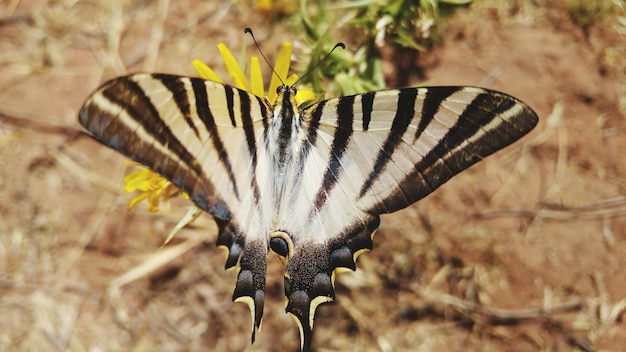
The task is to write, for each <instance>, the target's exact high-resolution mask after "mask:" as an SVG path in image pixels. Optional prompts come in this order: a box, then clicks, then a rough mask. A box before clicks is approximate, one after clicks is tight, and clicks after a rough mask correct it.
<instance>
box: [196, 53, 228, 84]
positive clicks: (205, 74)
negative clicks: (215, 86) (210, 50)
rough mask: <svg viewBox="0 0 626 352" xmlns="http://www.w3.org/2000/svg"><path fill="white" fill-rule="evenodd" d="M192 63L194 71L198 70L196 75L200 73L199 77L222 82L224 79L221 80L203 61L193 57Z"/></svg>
mask: <svg viewBox="0 0 626 352" xmlns="http://www.w3.org/2000/svg"><path fill="white" fill-rule="evenodd" d="M192 64H193V67H194V68H195V69H196V72H198V75H200V78H202V79H206V80H209V81H213V82H217V83H222V84H224V81H222V79H221V78H220V77H219V76H218V75H217V74H216V73H215V72H213V70H211V68H210V67H209V66H207V65H206V64H205V63H204V62H202V61H200V60H198V59H194V60H193V62H192Z"/></svg>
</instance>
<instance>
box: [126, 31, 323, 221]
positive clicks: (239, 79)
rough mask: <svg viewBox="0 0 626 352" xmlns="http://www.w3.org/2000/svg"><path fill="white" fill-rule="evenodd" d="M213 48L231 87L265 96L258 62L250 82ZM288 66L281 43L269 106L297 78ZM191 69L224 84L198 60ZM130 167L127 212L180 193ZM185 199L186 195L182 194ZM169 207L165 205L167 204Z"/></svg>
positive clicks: (222, 48) (223, 50) (287, 49)
mask: <svg viewBox="0 0 626 352" xmlns="http://www.w3.org/2000/svg"><path fill="white" fill-rule="evenodd" d="M217 48H218V50H219V52H220V54H221V55H222V59H223V60H224V63H225V64H226V69H227V70H228V73H229V75H230V76H231V78H232V80H233V81H234V82H235V84H234V86H235V87H237V88H239V89H243V90H245V91H248V92H250V93H252V94H254V95H256V96H258V97H261V98H263V97H264V96H265V89H264V87H265V85H264V84H263V75H262V73H261V65H260V64H259V59H258V58H257V57H256V56H253V57H252V58H251V59H250V82H248V79H247V78H246V76H245V74H244V72H243V69H242V68H241V66H240V65H239V63H237V60H236V59H235V57H234V56H233V54H232V53H231V52H230V50H229V49H228V48H227V47H226V45H225V44H224V43H220V44H218V45H217ZM290 64H291V43H289V42H285V43H283V46H282V47H281V48H280V51H279V52H278V55H277V57H276V63H275V66H274V70H275V71H276V73H277V74H278V76H279V77H280V78H278V77H277V76H276V74H272V79H271V81H270V85H269V89H268V93H267V97H268V99H269V101H270V102H271V103H274V102H276V97H277V95H276V89H277V88H278V86H279V85H280V84H282V82H284V84H287V85H293V84H294V83H295V82H296V81H297V79H298V76H297V75H296V74H292V75H290V76H289V77H287V75H288V74H289V66H290ZM193 66H194V68H195V69H196V71H197V72H198V74H199V75H200V77H202V78H203V79H206V80H209V81H213V82H218V83H222V84H223V83H224V81H223V80H222V79H221V78H220V77H219V76H218V75H217V74H215V72H214V71H213V70H212V69H211V68H210V67H209V66H207V65H206V64H205V63H203V62H202V61H200V60H198V59H196V60H194V61H193ZM314 97H315V93H313V92H312V91H310V90H306V89H299V90H298V93H297V95H296V101H297V103H298V104H301V103H303V102H305V101H308V100H311V99H313V98H314ZM131 164H132V165H136V166H140V167H141V168H140V169H139V170H136V171H133V172H131V173H130V174H128V175H127V176H126V177H125V178H124V183H125V186H124V190H125V191H126V192H128V193H132V192H135V191H138V192H139V193H138V194H137V195H136V196H135V197H134V198H133V199H132V200H131V201H130V202H129V203H128V206H127V208H128V210H131V209H132V208H134V207H135V206H136V205H137V204H139V203H141V202H142V201H144V200H146V201H147V202H148V211H150V212H158V211H160V210H161V208H160V207H159V205H160V202H161V200H163V201H164V202H167V201H168V200H169V199H170V198H172V197H175V196H177V195H178V194H181V193H182V192H180V191H179V190H178V189H177V188H176V186H175V185H174V184H172V183H171V182H169V181H168V180H166V179H165V178H164V177H163V176H161V175H159V174H157V173H156V172H154V171H152V170H150V169H149V168H147V167H144V166H141V165H139V164H137V163H131ZM183 195H184V196H185V197H187V195H186V194H184V193H183ZM168 206H169V203H168Z"/></svg>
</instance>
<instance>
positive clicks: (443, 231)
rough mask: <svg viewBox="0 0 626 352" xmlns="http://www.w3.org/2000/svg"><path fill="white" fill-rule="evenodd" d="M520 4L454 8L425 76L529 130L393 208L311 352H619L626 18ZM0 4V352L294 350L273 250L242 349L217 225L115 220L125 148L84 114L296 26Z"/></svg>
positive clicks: (153, 6)
mask: <svg viewBox="0 0 626 352" xmlns="http://www.w3.org/2000/svg"><path fill="white" fill-rule="evenodd" d="M521 3H523V4H524V10H523V11H521V10H520V11H517V10H515V9H512V8H507V9H506V11H505V10H503V9H502V8H501V7H494V6H492V5H490V4H489V3H488V2H487V3H483V5H482V6H476V7H474V8H473V9H472V10H471V12H469V13H467V14H464V15H460V16H456V17H454V18H453V24H452V25H451V28H450V29H449V34H448V35H447V36H444V38H445V39H444V45H443V47H440V48H437V49H435V52H434V53H431V54H429V55H432V57H435V58H436V60H434V61H437V62H438V63H439V64H438V65H433V66H432V67H426V71H427V73H428V74H429V77H428V78H429V79H430V80H431V81H433V82H435V83H438V84H439V83H440V84H446V83H457V84H476V83H477V82H481V81H483V82H486V83H485V84H489V85H490V86H491V87H492V88H498V89H502V90H505V91H508V92H510V93H512V94H514V95H516V96H519V97H520V98H522V99H523V100H525V101H527V102H528V103H529V104H530V105H531V106H533V107H535V108H536V109H537V111H538V112H539V115H540V116H541V124H540V126H539V127H538V128H537V130H536V131H535V132H534V133H533V134H532V135H531V136H529V137H528V138H526V139H525V140H524V141H523V142H521V143H518V144H517V145H516V146H515V147H514V148H510V149H508V150H507V151H505V152H502V153H499V154H498V155H497V156H494V157H493V158H489V159H488V160H486V161H485V162H483V163H482V164H481V166H478V167H476V168H472V169H471V170H468V172H466V173H464V174H463V175H460V176H459V177H458V178H457V179H456V180H454V181H452V182H450V183H449V184H448V185H446V186H444V187H443V188H442V189H441V190H439V191H437V192H436V193H435V194H433V195H432V196H430V197H429V198H428V199H426V200H424V201H423V202H420V203H419V204H418V205H416V206H414V207H411V208H410V209H407V210H405V211H402V212H399V213H397V214H395V215H392V216H388V217H386V218H384V219H383V220H384V221H385V222H384V225H383V227H382V228H381V229H380V231H379V233H378V234H377V235H376V239H375V246H376V248H375V250H374V251H372V252H371V253H367V254H364V255H363V256H361V257H360V258H359V263H358V270H357V272H355V273H348V274H343V275H340V276H339V278H338V281H337V291H338V301H337V304H334V305H332V306H324V307H322V308H321V309H320V310H319V312H318V319H317V320H316V335H315V342H314V344H315V346H317V349H316V350H317V351H329V350H355V351H366V350H367V351H370V350H371V351H401V350H419V351H442V350H448V351H455V350H474V351H490V350H494V351H536V350H541V351H544V350H545V351H547V350H604V351H620V350H625V349H626V337H625V336H626V325H625V323H624V322H623V317H624V312H625V311H626V294H625V292H626V277H625V276H624V274H623V268H624V267H625V265H626V231H625V230H624V229H625V228H626V219H625V216H624V215H625V213H626V201H625V200H624V196H625V186H626V184H625V182H624V175H626V163H624V158H623V151H624V150H626V142H625V141H626V138H625V137H626V136H625V135H624V134H625V133H626V120H625V119H624V111H626V110H625V109H624V106H625V104H624V101H623V100H624V91H625V88H624V87H626V79H625V77H624V74H623V67H624V65H625V64H624V63H625V62H626V61H625V60H624V55H623V53H624V52H625V51H624V50H625V47H624V44H623V40H622V41H620V40H619V38H620V37H619V36H620V35H623V34H624V33H626V31H625V30H624V27H625V26H624V23H623V22H622V23H620V22H619V20H621V21H623V18H621V19H619V18H618V20H616V22H612V23H611V24H609V25H607V26H604V27H593V26H591V25H590V26H589V28H586V29H585V31H586V33H585V35H586V36H587V37H585V35H583V33H582V31H581V30H580V29H579V28H578V27H576V26H573V25H572V24H571V23H569V22H568V21H566V20H564V22H563V23H560V24H559V26H555V25H553V21H551V20H552V19H554V18H563V19H565V18H567V15H566V14H564V13H561V12H558V11H560V10H559V9H555V8H551V9H546V8H538V7H536V5H534V3H532V2H526V1H522V2H521ZM529 6H530V7H529ZM516 11H517V12H516ZM494 13H496V14H497V15H494ZM0 14H1V15H0V165H2V167H1V168H0V316H1V317H2V319H0V350H11V351H35V350H36V351H125V350H133V351H144V350H145V351H155V350H160V351H176V350H192V351H196V350H216V351H242V350H268V351H283V350H297V348H298V344H299V340H298V336H297V329H296V328H295V325H294V324H293V321H291V319H290V318H289V317H287V316H286V315H285V314H284V313H283V312H284V305H283V297H282V268H281V266H280V262H279V261H278V260H276V258H270V267H269V278H268V289H267V291H268V296H269V297H268V302H267V303H266V308H265V319H264V326H263V329H262V331H261V332H260V333H259V334H257V339H258V340H257V342H256V343H255V345H253V346H250V345H249V326H250V321H249V320H250V317H249V313H248V312H247V308H246V307H245V306H243V305H234V304H232V303H231V301H230V298H231V296H232V289H233V287H234V278H235V272H234V271H229V272H225V271H223V270H222V267H223V264H224V256H223V255H222V254H221V252H220V251H219V250H217V249H215V248H214V247H213V245H212V243H213V242H214V239H215V233H216V228H215V226H214V225H213V223H212V222H211V220H210V219H209V217H208V216H201V217H200V218H199V219H198V220H197V221H196V222H195V223H194V225H193V226H192V227H191V228H188V229H185V230H183V231H182V232H181V234H180V235H179V236H177V237H176V238H175V239H174V240H173V241H172V243H171V244H169V245H168V246H167V247H165V248H163V249H161V248H160V247H161V244H162V243H163V241H164V240H165V238H166V237H167V234H168V232H169V230H171V229H172V228H173V227H174V225H175V224H176V223H177V222H178V220H179V219H180V218H181V217H182V216H184V214H185V212H186V209H185V206H186V204H185V203H184V201H180V202H178V203H175V204H174V205H173V211H172V212H168V213H163V214H156V215H151V214H146V213H145V212H143V211H135V212H133V213H127V212H126V210H125V204H126V202H127V201H128V199H129V198H128V195H126V194H123V192H122V190H121V187H120V182H121V179H122V177H123V174H124V171H125V170H124V169H125V165H124V163H123V160H122V158H121V157H119V156H118V155H116V154H115V153H114V152H111V151H109V150H107V149H105V148H103V147H101V146H99V145H97V144H96V143H94V142H92V141H90V140H88V139H87V138H84V137H82V136H81V135H80V134H79V129H78V124H77V122H76V112H77V110H78V108H79V107H80V105H81V103H82V101H83V100H84V98H85V97H86V96H87V94H88V93H89V92H90V91H91V90H92V89H93V88H95V87H96V86H97V84H98V83H99V82H101V81H103V80H104V79H106V78H110V77H112V76H115V75H119V74H123V73H125V72H128V71H144V70H145V71H163V72H173V73H179V74H193V72H192V67H191V65H190V63H191V61H192V59H193V58H195V57H198V58H201V59H202V60H204V61H206V62H208V63H209V64H211V65H212V67H215V68H217V69H218V70H219V69H220V66H219V64H217V63H218V57H217V55H216V53H215V45H216V44H217V42H219V41H223V42H226V43H228V44H229V46H231V47H234V48H235V52H237V48H238V46H239V45H243V43H244V42H245V39H244V38H245V37H244V36H243V35H242V30H243V28H244V27H248V26H249V27H253V28H255V33H256V35H257V39H259V40H260V41H261V42H262V43H263V47H264V48H266V50H267V51H269V52H271V48H277V47H278V45H279V43H280V42H282V41H283V40H293V39H294V38H293V37H292V34H291V33H289V32H287V31H285V30H284V29H285V28H286V25H285V24H279V25H277V24H272V23H271V21H269V20H268V19H265V18H263V17H262V16H261V15H259V13H258V12H256V11H255V10H254V9H253V8H251V7H250V6H249V3H248V2H244V1H239V2H236V3H235V4H232V3H231V2H227V1H224V2H205V1H192V0H188V1H180V2H168V1H165V0H160V1H156V2H130V3H128V4H125V5H123V6H120V4H119V3H118V2H115V1H102V0H100V1H36V0H33V1H16V0H14V1H10V2H6V3H2V4H0ZM529 14H530V15H529ZM476 18H481V21H479V22H477V21H474V20H475V19H476ZM455 26H456V27H455ZM455 31H456V32H455ZM522 35H524V36H523V37H522ZM459 38H463V40H460V39H459ZM622 39H623V38H622ZM572 42H573V43H574V44H572V45H570V44H569V43H572ZM248 44H249V43H248ZM268 48H269V49H268ZM221 73H222V76H226V75H225V74H224V72H223V71H222V72H221ZM613 73H614V74H613ZM486 78H489V79H488V80H486ZM447 80H450V81H452V80H453V82H448V81H447ZM416 83H417V82H416ZM620 109H621V110H620Z"/></svg>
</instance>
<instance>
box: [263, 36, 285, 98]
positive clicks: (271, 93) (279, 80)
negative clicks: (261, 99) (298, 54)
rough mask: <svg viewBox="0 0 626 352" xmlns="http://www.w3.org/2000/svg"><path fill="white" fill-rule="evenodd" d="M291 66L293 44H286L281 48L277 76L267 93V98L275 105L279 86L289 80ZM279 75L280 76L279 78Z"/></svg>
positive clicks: (273, 77) (275, 68)
mask: <svg viewBox="0 0 626 352" xmlns="http://www.w3.org/2000/svg"><path fill="white" fill-rule="evenodd" d="M290 64H291V43H290V42H284V43H283V46H282V47H281V48H280V51H279V52H278V56H277V57H276V64H275V65H274V71H276V74H273V75H272V79H271V81H270V88H269V91H268V92H267V96H268V98H269V100H270V101H271V102H272V103H273V102H275V101H276V97H277V95H276V89H277V88H278V86H279V85H281V84H283V82H285V80H286V79H287V74H289V65H290ZM277 75H278V76H277Z"/></svg>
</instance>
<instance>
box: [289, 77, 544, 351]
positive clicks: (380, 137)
mask: <svg viewBox="0 0 626 352" xmlns="http://www.w3.org/2000/svg"><path fill="white" fill-rule="evenodd" d="M302 116H303V119H304V128H305V129H306V130H307V137H306V140H305V145H306V147H305V148H303V150H304V152H302V153H301V156H300V162H301V164H302V165H303V170H304V171H303V174H302V177H303V178H304V181H302V182H303V183H304V184H307V185H309V187H308V188H309V190H308V191H307V190H306V189H305V190H300V189H296V190H294V192H297V193H298V194H300V195H302V194H304V195H305V196H304V198H305V199H306V200H307V201H309V202H310V206H309V207H308V209H309V211H308V212H307V213H305V214H307V216H306V217H305V218H306V219H307V221H306V223H302V224H300V226H297V227H295V229H296V230H295V232H294V233H293V236H294V243H295V244H294V248H293V249H292V252H293V256H291V258H290V259H289V261H288V262H287V265H286V268H285V277H286V280H285V281H286V288H285V291H286V293H287V297H288V298H289V304H288V306H287V310H288V311H289V312H290V313H292V314H293V315H294V316H296V318H297V319H298V321H299V323H300V328H301V332H302V333H303V336H302V338H303V345H304V346H305V347H306V346H309V344H310V340H311V329H312V326H313V317H314V314H315V309H316V308H317V306H318V305H319V304H320V303H324V302H328V301H332V300H333V299H334V290H333V284H332V282H333V280H332V277H333V275H334V271H335V269H337V268H339V267H345V268H349V269H352V270H354V269H355V267H356V266H355V263H354V260H355V258H356V255H358V253H359V252H360V251H362V250H365V249H371V247H372V241H371V236H372V235H373V232H374V231H375V229H376V228H377V226H378V224H379V215H380V214H383V213H390V212H394V211H397V210H400V209H402V208H405V207H407V206H409V205H410V204H412V203H414V202H416V201H418V200H420V199H421V198H423V197H425V196H427V195H428V194H430V193H431V192H433V191H434V190H435V189H437V188H438V187H439V186H441V185H442V184H443V183H445V182H446V181H448V180H449V179H450V178H451V177H453V176H454V175H456V174H457V173H459V172H461V171H463V170H464V169H466V168H468V167H470V166H471V165H473V164H474V163H476V162H478V161H480V160H482V159H483V158H485V157H486V156H488V155H490V154H492V153H494V152H496V151H498V150H500V149H502V148H504V147H506V146H507V145H509V144H511V143H513V142H514V141H516V140H518V139H519V138H521V137H522V136H524V135H525V134H526V133H528V132H529V131H530V130H531V129H532V128H533V127H534V126H535V125H536V123H537V115H536V114H535V113H534V112H533V111H532V110H531V109H530V108H529V107H528V106H527V105H526V104H524V103H522V102H521V101H519V100H517V99H515V98H513V97H511V96H509V95H506V94H503V93H500V92H495V91H491V90H486V89H482V88H472V87H428V88H406V89H400V90H387V91H380V92H371V93H366V94H361V95H355V96H347V97H341V98H337V99H331V100H327V101H323V102H320V103H318V104H316V105H313V106H311V107H309V108H307V109H306V110H304V111H303V112H302ZM301 198H302V196H301ZM298 207H299V208H302V207H303V205H299V206H298ZM305 208H306V207H305ZM307 239H308V240H307ZM311 239H313V240H311ZM303 269H305V270H303ZM303 272H305V273H306V275H304V274H303Z"/></svg>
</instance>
